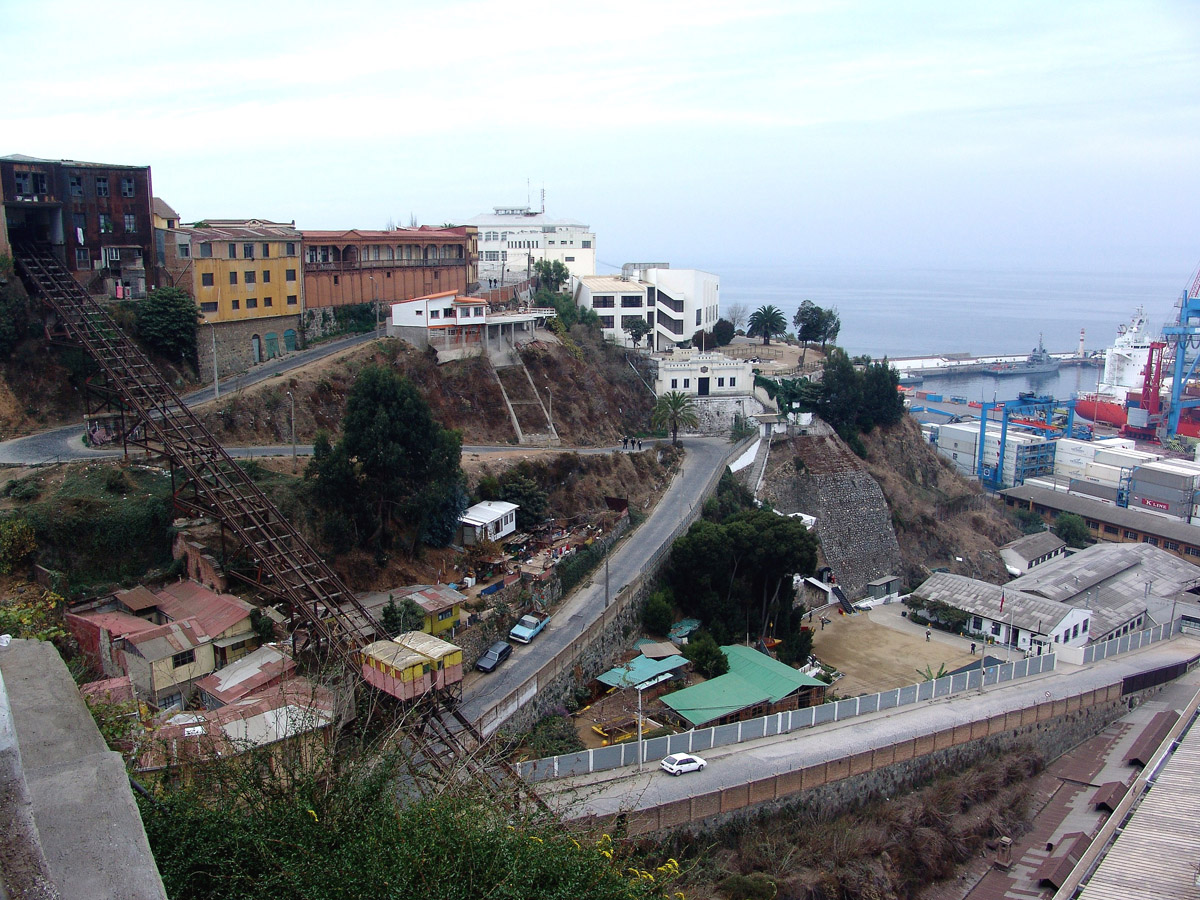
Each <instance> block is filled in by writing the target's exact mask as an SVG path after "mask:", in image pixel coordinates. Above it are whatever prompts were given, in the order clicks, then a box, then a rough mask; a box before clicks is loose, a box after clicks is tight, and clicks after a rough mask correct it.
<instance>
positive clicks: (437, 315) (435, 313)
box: [429, 309, 441, 319]
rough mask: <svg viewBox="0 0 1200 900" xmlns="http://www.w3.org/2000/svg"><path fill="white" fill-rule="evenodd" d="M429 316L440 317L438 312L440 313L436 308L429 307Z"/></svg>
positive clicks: (432, 317)
mask: <svg viewBox="0 0 1200 900" xmlns="http://www.w3.org/2000/svg"><path fill="white" fill-rule="evenodd" d="M429 318H431V319H439V318H441V314H440V313H438V311H437V310H436V309H431V310H430V311H429Z"/></svg>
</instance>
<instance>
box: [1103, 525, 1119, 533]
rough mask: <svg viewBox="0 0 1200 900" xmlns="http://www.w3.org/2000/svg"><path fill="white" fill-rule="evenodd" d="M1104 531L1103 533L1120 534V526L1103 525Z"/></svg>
mask: <svg viewBox="0 0 1200 900" xmlns="http://www.w3.org/2000/svg"><path fill="white" fill-rule="evenodd" d="M1104 533H1105V534H1120V533H1121V529H1120V528H1118V527H1117V526H1116V525H1105V526H1104Z"/></svg>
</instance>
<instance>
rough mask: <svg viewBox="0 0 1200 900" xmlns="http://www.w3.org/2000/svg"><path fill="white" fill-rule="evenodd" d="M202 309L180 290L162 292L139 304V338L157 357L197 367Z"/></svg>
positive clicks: (161, 289)
mask: <svg viewBox="0 0 1200 900" xmlns="http://www.w3.org/2000/svg"><path fill="white" fill-rule="evenodd" d="M199 321H200V308H199V307H198V306H196V301H195V300H193V299H192V298H191V297H190V296H188V294H187V292H186V291H183V290H180V289H179V288H171V287H167V288H159V289H158V290H155V291H151V292H150V293H149V294H148V295H147V297H146V299H145V300H142V301H141V302H139V303H138V307H137V329H138V336H139V337H141V339H142V340H143V341H144V342H145V344H146V345H147V346H148V347H150V349H151V350H153V351H154V352H155V353H158V354H161V355H162V356H165V357H167V358H168V359H171V360H182V361H186V362H190V363H191V364H192V365H193V366H195V365H196V324H197V323H198V322H199Z"/></svg>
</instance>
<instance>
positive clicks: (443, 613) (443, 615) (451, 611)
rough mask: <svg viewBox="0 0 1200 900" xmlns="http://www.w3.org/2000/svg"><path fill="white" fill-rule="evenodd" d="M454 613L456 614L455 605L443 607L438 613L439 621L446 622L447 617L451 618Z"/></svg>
mask: <svg viewBox="0 0 1200 900" xmlns="http://www.w3.org/2000/svg"><path fill="white" fill-rule="evenodd" d="M453 615H454V607H451V608H450V609H443V610H442V611H441V612H440V613H438V621H439V622H445V621H446V620H447V619H449V618H450V617H451V616H453Z"/></svg>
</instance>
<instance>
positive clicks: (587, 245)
mask: <svg viewBox="0 0 1200 900" xmlns="http://www.w3.org/2000/svg"><path fill="white" fill-rule="evenodd" d="M551 243H553V242H551ZM581 243H582V245H583V249H584V250H591V249H592V242H591V241H582V242H581Z"/></svg>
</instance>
